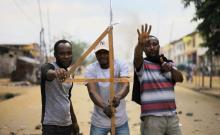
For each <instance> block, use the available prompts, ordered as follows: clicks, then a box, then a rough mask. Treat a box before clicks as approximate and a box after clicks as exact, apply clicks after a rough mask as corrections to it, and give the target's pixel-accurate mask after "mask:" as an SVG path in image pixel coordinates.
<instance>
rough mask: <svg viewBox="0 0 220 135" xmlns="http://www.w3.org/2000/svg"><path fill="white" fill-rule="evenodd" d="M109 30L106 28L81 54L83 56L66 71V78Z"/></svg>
mask: <svg viewBox="0 0 220 135" xmlns="http://www.w3.org/2000/svg"><path fill="white" fill-rule="evenodd" d="M109 30H110V27H108V28H106V29H105V31H104V32H103V33H102V34H101V35H100V36H99V37H98V38H97V39H96V41H95V42H94V43H93V44H92V45H91V46H90V48H89V49H87V50H86V52H84V53H83V55H82V56H81V57H80V58H79V59H77V61H76V63H74V64H73V65H72V66H71V67H70V70H69V71H68V75H67V76H68V77H69V76H70V75H71V74H72V73H73V74H74V72H75V70H76V68H77V67H78V66H79V65H81V63H82V62H83V60H84V59H85V58H86V57H87V56H88V55H89V54H90V53H91V52H92V50H93V49H94V48H95V47H96V46H97V45H98V44H99V42H100V41H101V40H102V39H103V38H104V37H105V36H106V35H107V34H108V32H109Z"/></svg>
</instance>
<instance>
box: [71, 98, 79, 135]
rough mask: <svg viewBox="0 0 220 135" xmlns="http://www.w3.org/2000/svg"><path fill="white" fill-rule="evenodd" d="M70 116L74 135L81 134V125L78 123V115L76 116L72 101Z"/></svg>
mask: <svg viewBox="0 0 220 135" xmlns="http://www.w3.org/2000/svg"><path fill="white" fill-rule="evenodd" d="M70 115H71V120H72V125H73V132H74V135H75V134H76V135H78V134H79V125H78V123H77V119H76V115H75V112H74V110H73V105H72V101H71V100H70Z"/></svg>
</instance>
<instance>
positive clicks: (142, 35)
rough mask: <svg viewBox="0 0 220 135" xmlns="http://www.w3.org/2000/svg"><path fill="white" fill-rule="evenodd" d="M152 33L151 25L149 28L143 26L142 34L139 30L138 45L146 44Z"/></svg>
mask: <svg viewBox="0 0 220 135" xmlns="http://www.w3.org/2000/svg"><path fill="white" fill-rule="evenodd" d="M150 32H151V25H149V28H148V25H147V24H145V25H141V32H140V31H139V29H137V33H138V43H140V44H144V43H146V42H147V40H148V37H149V35H150Z"/></svg>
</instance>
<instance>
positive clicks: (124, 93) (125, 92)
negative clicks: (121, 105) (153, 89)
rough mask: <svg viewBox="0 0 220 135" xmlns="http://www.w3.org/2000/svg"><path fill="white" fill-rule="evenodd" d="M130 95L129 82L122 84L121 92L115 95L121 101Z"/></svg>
mask: <svg viewBox="0 0 220 135" xmlns="http://www.w3.org/2000/svg"><path fill="white" fill-rule="evenodd" d="M128 93H129V82H125V83H123V84H122V88H121V90H120V91H119V92H118V93H117V95H115V96H116V97H118V98H119V99H120V100H121V99H123V98H125V97H126V96H127V95H128Z"/></svg>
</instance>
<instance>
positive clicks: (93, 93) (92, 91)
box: [86, 83, 106, 109]
mask: <svg viewBox="0 0 220 135" xmlns="http://www.w3.org/2000/svg"><path fill="white" fill-rule="evenodd" d="M86 86H87V88H88V92H89V97H90V99H91V100H92V102H93V103H94V104H95V105H97V106H99V107H100V108H102V109H104V107H105V106H106V104H105V103H104V102H103V99H102V98H101V97H100V95H99V94H98V92H97V86H96V83H88V84H87V85H86Z"/></svg>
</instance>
